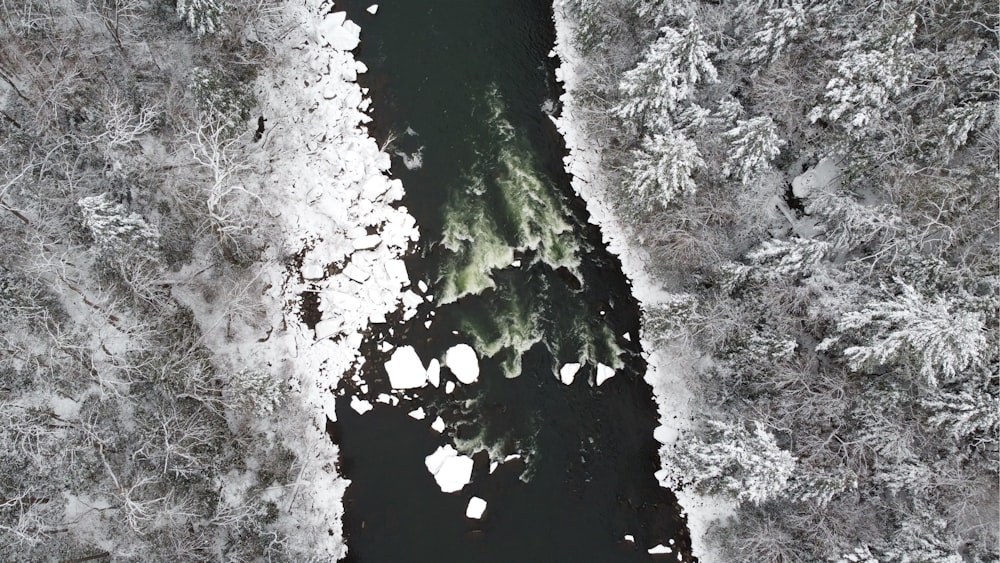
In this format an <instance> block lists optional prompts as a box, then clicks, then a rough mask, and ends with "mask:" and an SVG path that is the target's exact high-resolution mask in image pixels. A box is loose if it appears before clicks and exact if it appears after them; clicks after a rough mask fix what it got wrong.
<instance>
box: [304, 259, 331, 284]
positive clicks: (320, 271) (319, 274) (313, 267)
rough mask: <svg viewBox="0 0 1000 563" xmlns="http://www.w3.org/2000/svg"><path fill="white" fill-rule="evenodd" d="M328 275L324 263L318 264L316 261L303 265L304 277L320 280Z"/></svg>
mask: <svg viewBox="0 0 1000 563" xmlns="http://www.w3.org/2000/svg"><path fill="white" fill-rule="evenodd" d="M325 275H326V269H325V268H323V265H322V264H317V263H316V262H309V263H306V264H303V265H302V279H306V280H320V279H323V276H325Z"/></svg>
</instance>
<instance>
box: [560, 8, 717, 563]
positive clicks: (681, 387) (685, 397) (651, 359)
mask: <svg viewBox="0 0 1000 563" xmlns="http://www.w3.org/2000/svg"><path fill="white" fill-rule="evenodd" d="M567 4H568V1H567V0H556V1H555V3H554V15H555V23H556V36H557V39H556V46H555V49H554V55H557V56H558V57H559V59H560V61H561V66H560V68H559V69H557V71H556V77H557V78H558V79H559V80H560V81H561V82H562V83H563V85H564V87H565V90H566V93H564V94H563V95H562V97H561V98H560V101H561V102H562V113H561V114H560V115H559V117H557V118H555V119H554V121H555V123H556V126H557V127H558V128H559V131H560V133H562V135H563V137H564V138H565V140H566V146H567V148H568V149H569V156H567V157H566V158H565V159H564V161H565V166H566V170H567V171H568V172H569V173H570V174H572V175H573V189H574V190H575V191H576V192H577V194H579V195H580V196H581V197H582V198H583V199H584V200H585V201H586V202H587V210H588V211H589V212H590V215H591V221H592V222H593V223H595V224H597V225H599V226H600V227H601V232H602V234H603V236H604V242H606V243H607V245H608V249H609V250H610V251H611V252H613V253H614V254H616V255H617V256H618V257H619V258H620V259H621V261H622V267H623V270H624V272H625V275H627V276H628V278H629V279H630V280H631V282H632V292H633V295H634V296H635V297H636V299H638V300H639V301H640V303H642V304H643V305H644V306H648V305H653V304H656V303H660V302H661V301H663V299H664V298H665V297H666V296H668V295H669V292H668V291H667V290H666V289H665V288H663V287H662V286H661V285H660V284H658V283H656V281H655V280H654V279H653V278H652V277H651V276H650V275H649V274H648V272H647V269H646V266H645V264H646V262H647V261H648V259H649V256H648V254H647V253H646V252H645V251H644V250H643V249H642V248H641V247H639V246H638V245H637V244H635V241H636V240H637V239H636V237H634V236H632V234H631V233H630V232H629V230H628V227H627V226H626V225H624V224H622V222H621V221H619V220H618V219H617V218H616V217H615V215H614V212H613V210H612V208H611V205H610V204H609V203H608V198H607V197H606V189H605V187H604V184H603V182H602V166H601V154H600V150H599V149H598V148H597V146H598V144H597V143H596V142H594V140H593V139H590V138H588V136H587V134H586V133H585V131H584V129H583V127H582V123H583V119H584V118H583V117H579V118H578V117H576V116H577V115H580V116H583V115H584V110H583V108H581V107H580V106H579V105H578V104H577V102H576V99H575V98H574V92H575V91H576V90H577V89H578V88H580V87H581V86H582V85H581V84H580V83H579V81H578V80H577V74H576V72H575V69H576V65H577V64H580V62H581V61H582V56H580V55H579V54H578V53H577V51H576V49H575V48H574V46H573V44H572V37H573V33H574V30H573V27H572V26H573V23H572V21H571V20H570V18H569V17H568V16H567V14H568V11H567V10H568V9H569V8H568V6H567ZM642 344H643V349H644V350H647V358H646V359H647V361H648V363H649V367H648V368H647V371H646V381H647V382H648V383H649V384H650V385H651V386H652V387H653V393H654V396H655V397H656V401H657V405H658V409H659V413H660V423H661V425H660V427H658V428H657V429H656V431H655V432H654V437H655V438H656V439H657V441H659V442H660V443H661V444H665V445H668V444H671V443H673V442H674V441H675V440H676V439H677V438H678V437H679V436H680V435H681V434H682V433H683V432H684V431H685V430H686V429H687V428H690V426H691V424H692V422H693V420H694V416H695V414H696V413H694V412H692V410H691V408H690V403H691V399H692V395H691V391H690V389H689V388H688V386H687V384H686V381H685V377H686V376H687V374H689V373H691V370H692V369H693V365H692V360H691V354H690V352H689V351H684V350H679V349H678V350H654V351H653V352H652V353H649V352H648V351H650V350H653V347H652V346H650V345H649V343H648V342H645V341H644V342H643V343H642ZM666 451H667V450H666V447H664V448H661V458H662V457H663V456H664V455H665V454H666ZM665 466H666V465H665ZM657 478H658V479H659V481H660V483H661V484H662V485H664V486H668V485H669V484H670V483H673V482H675V481H677V480H683V476H675V475H670V474H668V473H667V472H665V471H660V472H658V473H657ZM674 492H675V493H677V497H678V499H679V500H680V503H681V505H682V506H683V507H684V510H685V513H686V515H687V519H688V529H689V530H690V532H691V542H692V549H693V551H694V555H696V556H697V557H698V558H699V560H701V561H703V562H706V563H712V562H713V561H719V557H718V555H717V554H715V553H713V552H712V551H711V549H710V547H709V546H708V544H707V542H706V532H707V531H708V528H709V526H710V525H711V524H712V523H713V522H714V521H716V520H717V519H720V518H725V517H727V516H728V515H729V514H731V513H732V510H733V506H732V505H731V504H730V503H729V502H728V501H726V500H724V499H720V498H717V497H708V496H703V495H698V494H696V493H694V492H692V491H684V490H680V491H677V490H675V491H674Z"/></svg>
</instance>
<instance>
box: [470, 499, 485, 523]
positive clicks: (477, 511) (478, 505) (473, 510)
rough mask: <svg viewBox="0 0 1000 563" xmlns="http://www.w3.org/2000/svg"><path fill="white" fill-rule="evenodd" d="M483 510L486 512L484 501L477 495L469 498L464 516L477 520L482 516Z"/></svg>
mask: <svg viewBox="0 0 1000 563" xmlns="http://www.w3.org/2000/svg"><path fill="white" fill-rule="evenodd" d="M483 512H486V501H485V500H483V499H481V498H479V497H472V498H470V499H469V506H467V507H466V509H465V516H466V518H473V519H475V520H479V519H480V518H482V517H483Z"/></svg>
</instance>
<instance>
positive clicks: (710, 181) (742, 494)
mask: <svg viewBox="0 0 1000 563" xmlns="http://www.w3.org/2000/svg"><path fill="white" fill-rule="evenodd" d="M569 6H570V8H571V9H570V14H571V17H572V18H573V20H574V22H575V23H576V27H577V32H578V35H577V37H576V44H577V46H578V48H579V49H580V50H581V51H582V52H584V53H585V55H586V57H587V65H586V67H585V68H583V69H580V70H582V71H583V72H584V73H585V78H584V79H583V86H582V88H581V90H580V91H578V92H576V94H577V96H579V97H580V99H581V100H582V101H583V102H584V103H585V104H586V106H587V107H588V108H589V109H590V110H592V111H591V113H589V114H588V117H587V119H586V122H585V126H586V127H587V129H588V132H589V133H590V135H591V136H592V137H593V138H594V139H597V140H599V141H601V142H602V143H601V146H602V147H603V150H602V158H603V162H604V165H605V166H604V168H605V170H604V176H605V177H604V180H605V183H606V185H608V186H610V187H611V195H612V198H613V199H614V200H615V203H616V206H617V211H618V214H619V216H620V217H622V218H623V219H625V220H627V222H628V223H629V224H632V225H637V226H636V230H635V235H636V238H637V239H638V240H640V241H642V244H643V245H644V248H649V249H651V252H652V259H651V260H650V263H651V264H654V266H651V267H652V268H653V269H654V270H653V272H652V273H653V274H654V275H655V276H658V277H659V278H660V279H661V280H663V282H664V285H665V286H666V287H667V288H668V289H669V290H670V291H672V292H674V294H675V295H674V298H673V299H671V300H668V301H667V302H665V303H662V304H655V305H651V306H650V307H649V309H648V310H647V311H646V315H645V330H646V334H647V336H648V337H649V341H651V342H661V343H668V342H676V341H678V339H682V340H684V341H686V342H687V343H688V344H689V345H690V346H691V348H692V349H693V350H696V351H697V353H699V354H703V355H704V358H703V361H701V362H700V363H699V365H701V366H707V367H705V368H704V369H703V370H702V372H701V373H699V374H697V377H698V378H699V381H698V383H697V391H698V393H699V394H700V395H702V397H703V400H702V402H701V404H700V406H699V408H700V409H701V410H702V412H704V413H705V416H706V418H707V419H709V420H714V421H715V422H706V424H705V426H704V428H703V429H702V432H701V433H700V434H699V435H698V436H695V437H692V438H690V439H688V441H687V442H686V443H683V444H681V445H679V446H677V447H675V448H673V449H671V450H670V451H669V452H668V455H667V458H668V459H673V462H672V463H673V464H674V465H675V468H676V469H679V470H681V471H683V475H684V477H685V478H686V479H682V482H681V483H679V484H678V485H679V486H688V487H695V488H697V489H699V490H701V491H704V492H708V493H719V494H727V495H731V496H732V497H733V498H734V499H737V500H738V501H739V502H740V508H739V515H738V516H739V517H738V519H737V520H736V522H735V523H734V524H732V525H730V526H728V527H726V528H725V529H722V530H718V531H717V532H718V533H716V534H713V535H714V537H717V538H719V541H720V542H721V544H722V546H723V548H724V550H725V554H726V557H727V560H732V561H755V562H760V561H782V562H788V561H819V560H829V559H831V558H832V559H833V560H838V559H839V560H842V561H884V562H890V561H891V562H904V561H954V562H958V561H996V560H997V558H998V557H1000V548H998V537H997V530H998V523H1000V515H998V509H997V506H998V488H997V475H998V474H997V472H998V467H1000V453H998V444H1000V437H998V431H1000V415H998V412H1000V403H998V400H1000V373H998V365H1000V357H998V337H1000V326H998V322H1000V296H998V290H1000V275H998V274H1000V271H998V261H997V256H998V248H997V243H998V221H997V208H998V190H997V185H998V178H1000V177H998V145H1000V143H998V141H997V139H998V134H1000V125H998V122H997V119H998V104H997V102H998V87H1000V83H998V77H1000V68H998V59H997V56H996V53H997V49H998V35H997V34H998V17H997V12H996V7H995V6H993V5H990V4H989V3H985V2H978V1H976V0H962V1H958V2H915V1H909V0H896V1H891V2H881V3H878V4H872V3H866V2H851V1H826V0H818V1H811V2H797V1H788V2H785V1H775V2H756V1H748V2H737V3H721V4H719V3H714V2H697V1H691V2H681V3H677V2H661V1H657V0H642V1H639V2H634V1H615V2H596V1H591V0H574V1H571V2H569ZM793 180H794V183H793ZM637 196H638V197H637ZM761 433H763V434H761ZM770 440H773V444H772V442H771V441H770ZM772 446H773V447H778V448H780V450H781V451H783V452H784V453H785V454H786V456H782V455H779V453H778V452H775V451H773V447H772ZM765 493H766V494H765Z"/></svg>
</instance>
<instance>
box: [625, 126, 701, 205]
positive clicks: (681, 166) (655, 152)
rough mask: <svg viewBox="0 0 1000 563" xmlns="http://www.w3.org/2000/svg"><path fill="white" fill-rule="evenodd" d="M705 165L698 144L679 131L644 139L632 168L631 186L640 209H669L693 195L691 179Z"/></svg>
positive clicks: (692, 180) (693, 188)
mask: <svg viewBox="0 0 1000 563" xmlns="http://www.w3.org/2000/svg"><path fill="white" fill-rule="evenodd" d="M704 164H705V163H704V161H702V159H701V154H700V153H699V152H698V146H697V145H696V144H695V142H694V141H692V140H690V139H688V138H686V137H685V136H684V135H683V134H682V133H680V132H678V131H670V132H667V133H664V134H662V135H661V134H654V135H653V136H652V138H650V137H647V138H645V139H644V140H643V146H642V149H641V150H639V151H636V159H635V164H634V165H633V168H632V187H633V191H634V192H635V193H636V194H637V195H638V196H639V198H640V200H641V204H640V207H646V208H647V209H648V208H651V207H653V206H654V205H662V206H666V205H668V204H669V203H670V202H671V201H673V200H674V199H676V198H677V197H680V196H685V195H691V194H693V193H694V191H695V182H694V179H693V178H692V176H693V174H694V172H695V170H696V169H698V168H699V167H701V166H704Z"/></svg>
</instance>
